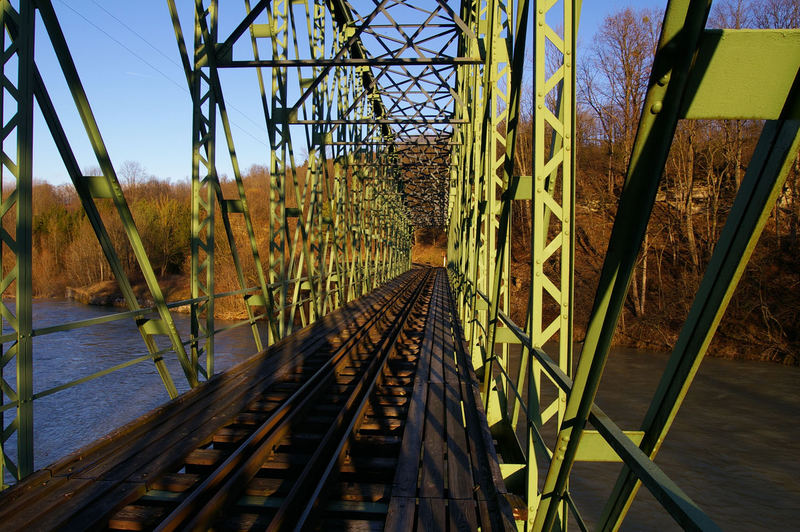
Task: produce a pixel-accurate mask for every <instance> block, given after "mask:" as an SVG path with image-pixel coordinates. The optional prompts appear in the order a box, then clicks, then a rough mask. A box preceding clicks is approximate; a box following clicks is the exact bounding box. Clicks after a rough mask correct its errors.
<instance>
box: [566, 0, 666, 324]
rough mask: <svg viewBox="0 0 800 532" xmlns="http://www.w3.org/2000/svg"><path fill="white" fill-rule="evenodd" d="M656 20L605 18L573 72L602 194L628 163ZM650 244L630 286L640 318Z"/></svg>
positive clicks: (642, 14) (644, 13) (626, 15)
mask: <svg viewBox="0 0 800 532" xmlns="http://www.w3.org/2000/svg"><path fill="white" fill-rule="evenodd" d="M660 21H661V16H660V14H659V13H658V12H656V11H653V10H646V9H641V10H635V9H632V8H626V9H623V10H622V11H619V12H617V13H614V14H612V15H609V16H608V17H606V19H605V20H604V21H603V24H602V25H601V26H600V29H599V30H598V32H597V34H596V35H595V38H594V46H593V48H592V51H591V52H590V54H589V57H588V59H587V61H586V62H584V63H583V64H582V65H581V66H580V67H579V69H578V76H579V82H578V87H580V89H579V90H580V92H579V94H578V97H579V100H580V103H581V104H582V105H583V106H584V107H586V108H588V109H591V110H592V111H593V113H594V115H595V117H596V119H597V124H598V125H599V128H600V131H601V132H602V134H603V137H604V141H605V144H606V146H607V150H608V151H607V153H608V168H607V180H608V192H609V194H610V193H612V192H613V190H614V188H615V187H616V183H617V181H618V178H621V177H622V176H624V173H625V171H626V169H627V167H628V163H629V162H630V154H631V150H632V149H633V141H634V138H635V136H636V130H637V125H638V122H639V116H640V114H641V110H642V105H643V104H644V97H645V94H646V92H647V84H648V80H649V78H650V69H651V66H652V61H653V55H654V53H655V49H656V44H657V42H658V34H659V29H660V28H659V25H660ZM650 245H651V241H650V238H649V235H648V234H645V238H644V244H643V249H642V254H641V256H640V259H639V262H638V264H637V268H636V269H637V271H636V273H635V275H634V279H633V283H632V285H631V288H632V291H631V296H632V300H633V308H634V313H635V314H636V315H639V316H641V315H643V314H644V312H645V306H646V305H645V304H646V301H647V259H648V249H649V247H650Z"/></svg>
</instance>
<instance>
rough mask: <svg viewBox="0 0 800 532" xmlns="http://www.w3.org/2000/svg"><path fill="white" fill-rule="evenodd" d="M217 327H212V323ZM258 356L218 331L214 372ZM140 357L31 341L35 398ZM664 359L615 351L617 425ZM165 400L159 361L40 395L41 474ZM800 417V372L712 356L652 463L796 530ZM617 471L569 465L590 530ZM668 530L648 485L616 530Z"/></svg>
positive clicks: (89, 343) (118, 325)
mask: <svg viewBox="0 0 800 532" xmlns="http://www.w3.org/2000/svg"><path fill="white" fill-rule="evenodd" d="M110 312H112V310H111V309H107V308H103V307H92V306H86V305H81V304H77V303H73V302H70V301H61V300H37V301H35V303H34V327H35V328H39V327H44V326H47V325H54V324H58V323H63V322H65V321H74V320H80V319H86V318H92V317H97V316H102V315H105V314H108V313H110ZM175 319H176V325H177V326H178V329H179V330H180V331H181V334H182V335H183V337H184V338H186V337H188V335H187V332H188V329H189V319H188V316H186V315H176V318H175ZM224 325H225V322H222V321H218V323H217V326H218V327H221V326H224ZM254 350H255V346H254V343H253V337H252V333H251V332H250V330H249V328H246V327H245V328H238V329H234V330H232V331H229V332H227V333H225V334H222V335H219V336H218V337H217V341H216V352H217V359H216V360H217V361H216V364H217V369H218V370H220V371H221V370H224V369H226V368H228V367H231V366H232V365H233V364H235V363H236V362H238V361H241V360H244V359H245V358H247V356H248V355H249V354H252V353H253V352H254ZM144 351H145V349H144V343H143V342H142V339H141V336H140V335H139V333H138V331H137V329H136V327H135V326H134V324H133V322H132V320H123V321H118V322H113V323H110V324H104V325H99V326H93V327H89V328H84V329H80V330H76V331H70V332H65V333H54V334H49V335H45V336H40V337H35V338H34V392H35V393H38V392H40V391H42V390H46V389H49V388H51V387H53V386H57V385H59V384H62V383H65V382H68V381H71V380H73V379H76V378H79V377H81V376H84V375H88V374H91V373H94V372H95V371H98V370H100V369H102V368H106V367H110V366H113V365H115V364H119V363H122V362H124V361H126V360H129V359H131V358H134V357H135V356H138V355H141V354H143V353H144ZM666 362H667V355H666V354H663V353H644V352H641V351H635V350H628V349H617V350H615V351H614V352H613V353H612V354H611V356H610V357H609V361H608V364H607V366H606V372H605V375H604V377H603V384H601V387H600V392H599V394H598V397H597V401H596V402H597V404H598V405H599V406H600V407H601V408H602V409H603V410H604V411H605V412H606V413H608V414H609V415H610V416H611V417H612V419H614V420H615V421H616V422H617V424H618V425H620V426H621V427H622V428H623V429H638V427H639V423H640V422H641V419H642V417H643V415H644V412H645V410H646V408H647V404H648V403H649V400H650V397H651V395H652V392H653V390H654V389H655V386H656V384H657V382H658V379H659V377H660V374H661V372H662V371H663V368H664V366H665V365H666ZM168 364H169V367H170V370H171V372H172V375H173V377H174V378H175V381H176V383H177V384H178V385H179V387H180V388H181V390H185V389H186V388H187V387H186V386H185V384H183V380H182V373H181V371H180V368H179V366H178V364H177V362H176V361H175V359H174V356H172V357H170V358H169V359H168ZM167 399H169V397H168V396H167V394H166V391H165V390H164V387H163V385H162V384H161V380H160V379H159V377H158V374H157V373H156V370H155V367H154V365H153V364H152V363H150V362H144V363H141V364H137V365H134V366H132V367H129V368H126V369H123V370H120V371H117V372H115V373H112V374H110V375H107V376H104V377H101V378H99V379H96V380H93V381H89V382H87V383H83V384H81V385H79V386H77V387H75V388H71V389H68V390H65V391H61V392H57V393H55V394H53V395H50V396H47V397H44V398H41V399H38V400H36V401H35V402H34V427H35V441H34V445H35V465H36V468H41V467H44V466H46V465H48V464H50V463H52V462H53V461H55V460H57V459H58V458H60V457H62V456H64V455H66V454H68V453H70V452H72V451H74V450H76V449H78V448H80V447H81V446H83V445H86V444H87V443H89V442H91V441H93V440H95V439H97V438H98V437H100V436H103V435H104V434H106V433H108V432H109V431H110V430H112V429H113V428H115V427H118V426H120V425H122V424H124V423H127V422H128V421H131V420H133V419H135V418H136V417H138V416H140V415H141V414H143V413H145V412H147V411H148V410H151V409H152V408H155V407H156V406H158V405H160V404H161V403H163V402H164V401H166V400H167ZM798 413H800V368H795V367H783V366H778V365H774V364H769V363H764V362H751V361H738V360H737V361H731V360H722V359H713V358H709V359H707V360H705V361H704V362H703V364H702V366H701V368H700V371H699V372H698V375H697V377H696V379H695V383H694V385H693V386H692V389H691V390H690V391H689V394H688V396H687V398H686V401H685V403H684V406H683V408H682V409H681V411H680V412H679V414H678V417H677V418H676V421H675V423H674V425H673V427H672V430H671V431H670V434H669V435H668V437H667V439H666V442H665V443H664V446H663V448H662V450H661V452H660V454H659V456H658V458H657V460H656V463H658V465H659V466H660V467H661V468H662V469H663V470H664V471H665V472H666V473H667V475H669V476H670V478H671V479H672V480H674V481H675V482H676V483H677V484H678V486H680V487H681V488H682V489H683V490H684V491H685V492H686V493H687V494H688V495H689V496H690V497H691V498H692V499H693V500H694V501H695V502H696V503H697V504H698V505H699V506H700V507H701V508H702V509H703V510H705V511H706V512H707V513H708V514H709V515H710V516H711V517H712V519H714V520H715V522H716V523H717V524H718V525H720V526H721V527H722V528H723V529H724V530H743V531H744V530H747V531H750V530H791V529H798V530H800V460H798V451H800V444H798V442H800V424H798V423H797V421H796V416H797V415H798ZM7 422H8V419H7V420H6V423H7ZM9 451H11V449H9ZM10 454H12V455H13V454H14V453H13V451H11V453H10ZM619 468H620V466H619V465H616V464H589V463H578V464H577V465H576V467H575V473H574V475H573V477H572V480H571V489H570V491H571V493H572V494H573V497H574V498H575V500H576V502H577V504H578V507H579V508H580V510H581V513H582V515H583V517H584V519H586V520H587V522H589V523H590V524H591V523H593V522H594V521H595V519H596V518H597V517H598V516H599V514H600V512H601V510H602V505H603V502H604V500H605V496H607V494H608V492H609V491H610V489H611V485H612V484H613V480H614V479H615V478H616V474H617V472H618V471H619ZM573 529H576V528H573ZM671 529H677V527H676V526H675V525H674V523H673V522H672V520H671V518H670V517H669V516H668V515H667V514H666V512H665V511H664V510H663V509H661V506H660V505H659V504H658V503H657V502H656V501H655V500H654V499H653V497H652V496H651V495H650V494H649V492H647V490H646V489H642V490H640V492H639V495H638V496H637V498H636V501H635V502H634V504H633V507H632V509H631V512H630V513H629V516H628V518H627V519H626V522H625V525H624V526H623V530H671Z"/></svg>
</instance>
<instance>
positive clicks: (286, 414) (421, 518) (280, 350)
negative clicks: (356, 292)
mask: <svg viewBox="0 0 800 532" xmlns="http://www.w3.org/2000/svg"><path fill="white" fill-rule="evenodd" d="M453 308H454V306H453V302H452V300H451V295H450V291H449V288H448V286H447V278H446V274H445V272H444V271H443V270H441V269H439V270H432V269H415V270H412V271H410V272H407V273H405V274H403V275H401V276H399V277H398V278H396V279H394V280H392V281H390V282H388V283H386V284H385V285H383V286H381V287H378V288H377V289H375V290H374V291H373V292H371V293H370V294H368V295H366V296H364V297H361V298H359V299H356V300H354V301H351V302H349V303H347V304H346V305H344V306H343V307H342V308H340V309H338V310H336V311H334V312H333V313H331V314H329V315H327V316H324V317H323V318H321V319H320V320H319V321H318V322H316V323H315V324H313V325H311V326H309V327H307V328H305V329H302V330H301V331H298V332H297V333H295V334H293V335H291V336H289V337H287V338H284V339H283V340H281V341H279V342H277V343H276V344H274V345H272V346H270V348H269V349H267V350H266V351H263V352H261V353H259V354H257V355H255V356H253V357H252V358H250V359H248V360H247V361H245V362H243V363H241V364H239V365H237V366H235V367H234V368H231V369H230V370H228V371H226V372H224V373H221V374H218V375H215V376H214V377H213V378H212V379H210V380H209V381H208V382H206V383H204V384H203V385H202V386H199V387H197V388H195V389H193V390H191V391H189V392H187V393H186V394H184V395H182V396H181V397H179V398H177V399H175V400H173V401H170V402H169V403H166V404H165V405H163V406H161V407H159V408H157V409H155V410H153V411H151V412H149V413H147V414H145V415H144V416H142V417H141V418H139V419H137V420H135V421H133V422H131V423H129V424H128V425H126V426H124V427H121V428H119V429H116V430H115V431H113V432H112V433H110V434H109V435H107V436H105V437H104V438H101V439H99V440H97V441H96V442H94V443H92V444H90V445H88V446H86V447H84V448H83V449H80V450H78V451H76V452H74V453H72V454H71V455H69V456H66V457H64V458H63V459H61V460H59V461H57V462H56V463H54V464H51V465H50V466H48V467H46V468H44V469H42V470H40V471H38V472H36V473H34V474H33V475H31V476H30V477H29V478H27V479H26V480H25V481H23V482H21V483H20V484H18V485H17V486H15V487H14V488H12V489H9V490H7V491H5V492H3V493H2V494H0V523H2V527H3V529H4V530H89V529H91V530H98V529H111V530H164V531H167V530H178V529H179V530H209V529H212V530H301V529H302V530H325V531H328V530H384V529H385V530H392V531H407V532H414V531H417V532H419V531H427V530H440V531H443V532H444V531H447V530H449V531H451V532H452V531H456V530H459V531H461V530H465V531H466V530H469V531H473V530H477V529H478V527H479V526H480V529H482V530H507V531H511V530H516V525H515V524H514V517H513V515H512V510H511V507H510V505H509V503H508V500H507V498H508V494H507V493H506V490H505V486H504V483H503V478H502V475H501V473H500V468H499V465H498V463H497V462H498V461H497V456H496V454H495V453H494V447H493V443H492V436H491V434H490V431H489V427H488V425H487V424H486V420H485V417H484V415H483V406H482V402H481V399H480V393H479V391H478V388H477V380H476V378H475V375H474V372H473V370H472V366H471V364H470V362H469V354H468V352H469V349H468V346H467V345H466V342H465V341H464V339H463V335H462V334H461V331H460V328H459V323H458V319H457V317H456V316H455V315H454V314H453V312H452V309H453Z"/></svg>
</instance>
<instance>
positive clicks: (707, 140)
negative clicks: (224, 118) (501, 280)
mask: <svg viewBox="0 0 800 532" xmlns="http://www.w3.org/2000/svg"><path fill="white" fill-rule="evenodd" d="M661 18H662V13H660V12H656V11H649V10H642V9H635V8H627V9H623V10H621V11H619V12H616V13H614V14H612V15H610V16H608V17H607V18H606V19H605V20H604V22H603V23H602V24H601V26H600V28H599V30H598V31H597V33H596V34H595V36H594V37H593V39H590V40H589V41H587V42H582V43H580V49H579V51H580V54H581V55H580V56H579V60H578V74H577V75H578V82H577V87H578V90H579V94H578V97H579V101H578V120H577V125H578V139H577V141H578V150H577V157H578V170H577V198H576V201H577V237H576V238H577V249H576V316H575V328H576V334H577V336H578V339H580V337H581V335H582V328H583V327H584V326H585V324H586V321H587V318H588V313H589V310H590V308H591V303H592V299H593V297H594V287H595V285H596V282H597V278H598V275H599V271H600V268H601V266H602V260H603V257H604V254H605V247H606V244H607V242H608V236H609V234H610V229H611V223H612V221H613V216H614V212H615V209H616V202H617V198H618V197H619V193H620V189H621V186H622V183H623V179H624V175H625V171H626V168H627V164H628V157H629V154H630V151H631V146H632V144H633V140H634V135H635V132H636V126H637V123H638V119H639V113H640V110H641V108H642V102H643V99H644V94H645V90H646V88H647V83H648V77H649V71H650V62H651V61H652V57H653V52H654V49H655V45H656V40H657V38H658V32H659V24H660V22H661ZM709 21H710V23H709V26H711V27H726V28H798V27H800V0H754V1H750V2H747V1H744V0H725V1H720V2H715V3H714V9H713V10H712V12H711V15H710V19H709ZM525 93H530V91H525ZM523 103H524V105H523V108H524V116H523V119H522V121H521V124H520V126H519V128H520V129H519V133H520V142H519V143H518V150H517V153H516V154H515V173H517V174H519V175H530V173H531V157H530V153H531V146H532V139H531V135H532V127H531V124H532V114H531V113H532V109H531V107H532V106H531V101H530V99H528V100H527V101H526V102H523ZM762 125H763V124H762V123H761V122H757V121H742V120H738V121H736V120H724V121H723V120H719V121H691V122H690V121H681V123H680V124H679V126H678V130H677V133H676V136H675V139H674V142H673V145H672V150H671V153H670V157H669V161H668V164H667V168H666V170H665V174H664V176H663V178H662V182H661V189H660V191H659V193H658V196H657V201H656V206H655V209H654V212H653V216H652V218H651V222H650V227H649V229H648V232H647V235H646V238H645V242H644V246H643V249H642V251H641V254H640V258H639V262H638V264H637V268H636V273H635V276H634V280H633V282H632V284H631V287H630V291H629V299H628V303H627V306H626V309H625V312H624V315H623V318H622V322H621V324H620V327H619V329H618V334H617V338H616V342H617V343H618V344H620V345H630V346H635V347H640V348H647V349H653V350H664V349H669V348H670V347H671V346H672V345H673V344H674V342H675V339H676V338H677V334H678V332H679V327H680V325H681V324H682V323H683V321H684V319H685V317H686V314H687V313H688V309H689V306H690V305H691V303H692V299H693V296H694V293H695V291H696V289H697V286H698V285H699V283H700V279H701V277H702V274H703V271H704V269H705V264H706V263H707V261H708V259H709V257H710V256H711V253H712V251H713V247H714V244H715V242H716V241H717V238H718V237H719V234H720V231H721V229H722V227H723V225H724V223H725V219H726V216H727V214H728V212H729V210H730V207H731V205H732V203H733V199H734V197H735V195H736V191H737V187H738V185H739V183H740V182H741V180H742V177H743V175H744V173H745V172H746V170H747V165H748V161H749V160H750V156H751V154H752V151H753V148H754V146H755V143H756V141H757V139H758V136H759V133H760V130H761V127H762ZM142 159H146V155H145V154H143V155H142ZM117 170H118V174H119V177H120V180H121V182H122V185H123V189H124V192H125V196H126V198H127V200H128V203H129V204H130V207H131V210H132V212H133V215H134V218H135V220H136V225H137V227H138V229H139V232H140V233H141V236H142V239H143V241H144V243H145V247H146V250H147V252H148V254H149V257H150V260H151V262H152V264H153V267H154V269H155V271H156V273H157V274H159V275H160V277H161V278H162V279H163V282H164V285H165V287H166V288H165V290H166V291H167V297H168V298H169V299H170V300H177V299H182V298H184V297H187V296H188V286H187V282H186V279H187V275H188V272H189V268H190V264H189V260H190V256H189V255H190V251H189V250H190V246H189V239H190V233H189V232H190V218H191V209H190V195H191V194H190V192H191V191H190V185H189V183H188V182H177V183H176V182H170V181H167V180H164V179H159V178H158V177H155V176H152V175H149V174H148V172H147V171H146V168H145V167H144V166H142V164H141V163H139V162H133V161H127V162H125V163H123V164H122V165H121V166H120V167H119V168H118V169H117ZM298 171H299V174H300V179H302V175H303V174H304V171H305V168H304V167H301V168H299V169H298ZM87 175H92V173H91V169H87ZM268 179H269V172H268V171H267V169H266V168H265V167H262V166H253V167H251V168H250V169H249V170H248V171H247V172H245V174H244V176H243V180H244V185H245V190H246V193H247V198H248V203H249V204H250V210H251V213H252V216H253V223H254V226H255V231H256V237H257V241H258V244H259V247H260V249H266V245H267V241H268V235H267V232H268V221H267V219H266V217H267V212H268V210H267V202H268V190H269V188H268ZM222 186H223V189H226V188H227V187H233V186H234V183H233V182H232V181H225V180H223V183H222ZM229 192H230V193H229V194H227V196H232V195H233V191H232V190H231V191H229ZM798 199H800V160H796V161H795V164H794V165H793V168H792V170H791V172H790V175H789V176H788V179H787V182H786V186H785V188H784V190H783V193H782V195H781V197H780V198H779V200H778V203H777V205H776V208H775V210H774V211H773V213H772V216H771V218H770V220H769V222H768V225H767V228H766V229H765V231H764V233H763V235H762V237H761V239H760V242H759V244H758V247H757V249H756V251H755V253H754V255H753V259H752V260H751V262H750V264H749V266H748V269H747V272H746V274H745V276H744V277H743V279H742V281H741V283H740V286H739V288H738V289H737V291H736V293H735V295H734V297H733V299H732V301H731V304H730V306H729V308H728V311H727V313H726V316H725V318H724V320H723V322H722V324H721V326H720V329H719V332H718V333H717V337H716V338H715V340H714V343H713V344H712V346H711V348H710V353H711V354H714V355H717V356H729V357H747V358H758V359H763V360H771V361H775V362H779V363H784V364H792V365H796V364H798V363H800V355H799V354H800V258H799V257H798V253H797V249H798V243H799V242H798V228H799V227H800V202H798ZM519 203H520V205H519V207H518V208H517V207H516V205H515V209H514V216H515V220H514V223H513V226H514V227H515V228H523V229H522V230H520V231H517V233H516V234H515V238H514V240H513V241H512V276H513V277H514V279H515V282H514V286H515V287H517V289H516V290H517V291H516V293H515V294H514V295H513V297H512V303H513V304H514V307H515V314H516V317H518V316H520V315H523V312H522V306H521V305H524V303H522V302H524V301H527V295H526V290H525V287H526V285H527V281H528V280H529V278H530V270H529V268H530V266H529V264H528V262H527V261H528V260H529V259H528V250H527V241H528V240H527V239H528V237H529V234H530V226H531V223H530V205H529V204H526V202H519ZM103 209H104V210H103ZM112 209H113V206H111V205H110V204H108V205H102V204H101V210H102V215H103V219H104V222H105V223H106V227H107V228H108V231H109V233H110V236H111V238H112V240H113V242H114V246H115V248H116V250H117V252H118V254H119V256H120V257H121V259H122V261H123V264H124V266H125V268H126V270H127V271H128V274H129V276H130V277H131V278H132V279H137V278H141V274H140V272H138V267H137V265H136V261H135V259H134V257H133V254H132V252H131V251H130V248H129V246H128V245H127V239H126V237H125V233H124V230H123V228H122V226H121V224H120V222H119V220H118V217H117V216H115V215H114V214H113V212H112ZM218 219H219V217H218ZM33 223H34V257H35V260H34V272H33V273H34V291H35V293H36V295H37V296H41V297H52V296H56V297H63V295H64V293H65V290H66V288H67V287H73V288H74V287H78V288H80V287H91V286H98V283H101V284H103V286H113V284H114V282H113V278H112V275H111V272H110V271H109V269H108V266H107V263H106V261H105V259H104V257H103V254H102V251H101V249H100V246H99V244H98V243H97V242H96V240H95V239H94V238H93V237H90V235H92V230H91V227H90V225H89V222H88V220H87V219H86V216H85V214H84V213H83V210H82V208H81V205H80V202H79V201H78V198H77V195H76V194H75V192H74V189H73V187H72V186H71V185H59V186H54V185H51V184H47V183H36V184H35V186H34V220H33ZM526 228H527V229H526ZM218 231H219V232H218V234H222V228H219V229H218ZM234 231H235V234H236V236H237V241H238V239H239V238H246V237H245V230H244V226H243V224H242V226H241V227H239V226H236V225H234ZM419 242H420V246H419V248H418V249H417V250H416V256H417V257H423V256H427V257H428V258H429V259H430V261H431V263H433V264H436V265H440V264H441V253H440V251H439V249H440V248H441V246H442V239H441V236H437V234H436V232H430V231H429V232H427V233H426V234H425V235H422V236H421V237H420V238H419ZM426 243H427V244H426ZM216 246H217V248H218V255H217V257H218V263H217V266H216V272H217V291H226V290H231V289H234V287H235V285H236V278H235V273H234V269H233V267H232V263H231V262H230V259H229V258H226V257H229V256H230V255H229V253H228V250H227V249H226V248H227V243H226V242H225V239H224V238H218V239H216ZM245 255H246V254H245ZM244 267H245V273H246V275H248V277H249V278H251V279H252V278H254V277H255V275H254V272H253V271H252V265H250V264H248V263H247V262H245V264H244ZM220 311H221V312H223V313H225V312H228V313H233V312H235V308H234V307H233V305H231V306H230V307H226V306H225V305H221V306H220Z"/></svg>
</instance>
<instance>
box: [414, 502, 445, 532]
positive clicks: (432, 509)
mask: <svg viewBox="0 0 800 532" xmlns="http://www.w3.org/2000/svg"><path fill="white" fill-rule="evenodd" d="M417 530H418V531H422V530H424V531H425V532H446V531H447V503H446V501H445V500H444V499H420V500H419V512H418V513H417Z"/></svg>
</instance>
